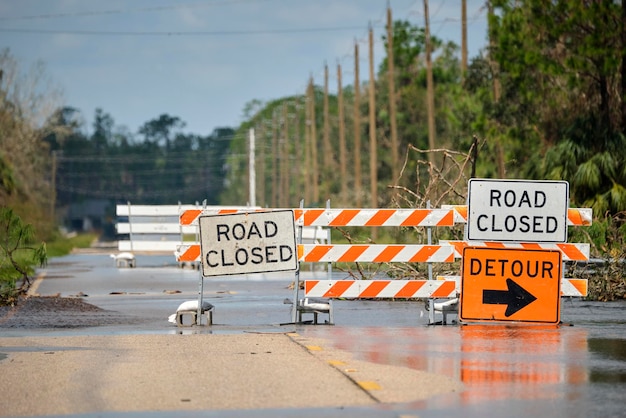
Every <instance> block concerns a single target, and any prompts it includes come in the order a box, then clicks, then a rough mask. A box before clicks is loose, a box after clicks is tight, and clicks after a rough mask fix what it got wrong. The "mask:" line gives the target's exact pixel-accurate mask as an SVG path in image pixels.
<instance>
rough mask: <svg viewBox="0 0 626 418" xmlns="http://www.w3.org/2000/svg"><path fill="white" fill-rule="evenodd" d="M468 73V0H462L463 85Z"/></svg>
mask: <svg viewBox="0 0 626 418" xmlns="http://www.w3.org/2000/svg"><path fill="white" fill-rule="evenodd" d="M466 73H467V0H461V85H463V84H464V83H465V75H466Z"/></svg>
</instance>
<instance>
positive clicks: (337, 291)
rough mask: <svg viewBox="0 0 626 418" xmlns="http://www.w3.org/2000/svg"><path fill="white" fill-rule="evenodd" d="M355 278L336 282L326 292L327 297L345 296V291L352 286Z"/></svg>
mask: <svg viewBox="0 0 626 418" xmlns="http://www.w3.org/2000/svg"><path fill="white" fill-rule="evenodd" d="M354 282H355V281H354V280H339V281H338V282H337V283H335V284H334V285H333V286H332V287H331V288H330V289H328V292H326V293H324V297H325V298H340V297H342V296H343V294H344V292H345V291H346V290H348V289H349V288H350V286H352V284H353V283H354Z"/></svg>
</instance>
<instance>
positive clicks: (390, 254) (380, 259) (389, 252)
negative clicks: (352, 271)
mask: <svg viewBox="0 0 626 418" xmlns="http://www.w3.org/2000/svg"><path fill="white" fill-rule="evenodd" d="M404 248H405V246H404V245H388V246H386V247H385V249H384V250H382V251H381V252H380V254H378V255H377V256H376V257H374V260H373V261H374V263H386V262H389V261H392V260H393V259H394V257H395V256H396V255H398V253H399V252H400V251H402V250H403V249H404Z"/></svg>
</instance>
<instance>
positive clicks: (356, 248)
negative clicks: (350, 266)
mask: <svg viewBox="0 0 626 418" xmlns="http://www.w3.org/2000/svg"><path fill="white" fill-rule="evenodd" d="M368 248H369V245H352V246H350V247H349V248H348V251H346V252H345V253H343V254H342V255H341V257H339V258H338V259H337V261H339V262H344V263H347V262H351V261H356V260H357V259H358V258H359V257H360V256H361V254H363V253H364V252H365V250H367V249H368Z"/></svg>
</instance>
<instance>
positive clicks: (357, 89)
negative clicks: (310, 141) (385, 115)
mask: <svg viewBox="0 0 626 418" xmlns="http://www.w3.org/2000/svg"><path fill="white" fill-rule="evenodd" d="M360 104H361V84H360V81H359V44H358V43H357V42H355V43H354V201H355V205H356V207H357V208H358V207H360V206H361V195H362V193H363V192H362V191H361V187H362V184H363V182H362V180H361V109H359V105H360Z"/></svg>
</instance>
